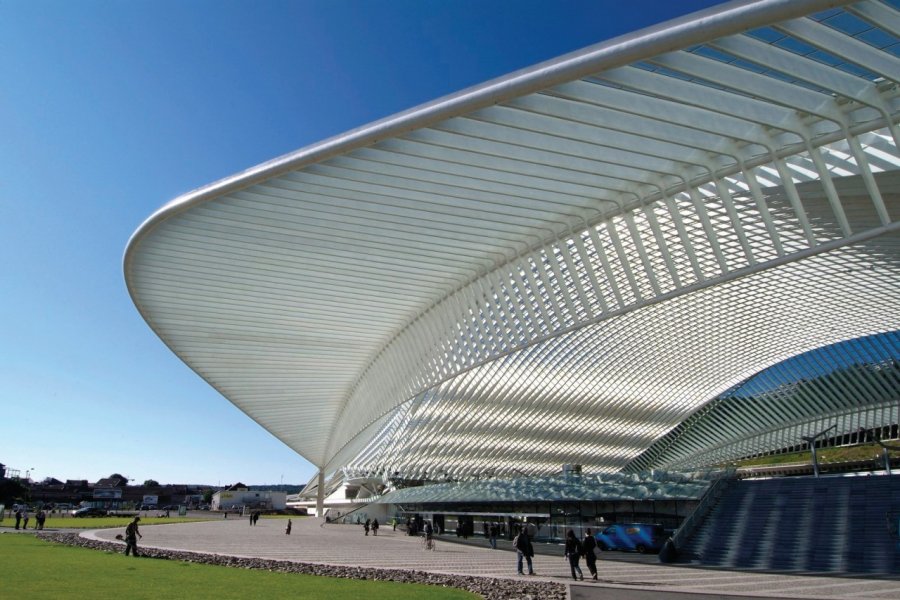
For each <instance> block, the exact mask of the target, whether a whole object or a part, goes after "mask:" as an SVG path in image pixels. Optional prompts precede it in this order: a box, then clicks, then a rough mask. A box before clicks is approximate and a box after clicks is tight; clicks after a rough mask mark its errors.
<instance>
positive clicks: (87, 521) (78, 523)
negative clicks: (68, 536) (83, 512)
mask: <svg viewBox="0 0 900 600" xmlns="http://www.w3.org/2000/svg"><path fill="white" fill-rule="evenodd" d="M30 514H31V517H30V518H29V520H28V529H29V531H30V530H31V529H33V528H34V527H35V526H36V525H37V519H35V518H34V513H33V512H32V513H30ZM133 518H134V517H47V520H46V521H44V529H105V528H108V527H125V526H126V525H128V524H129V523H130V522H131V520H132V519H133ZM205 520H206V519H192V518H190V517H177V516H176V517H169V518H166V517H141V527H143V526H144V525H159V524H162V523H190V522H193V521H205ZM15 526H16V518H15V517H10V516H9V513H6V514H5V515H4V517H3V521H0V527H7V528H15Z"/></svg>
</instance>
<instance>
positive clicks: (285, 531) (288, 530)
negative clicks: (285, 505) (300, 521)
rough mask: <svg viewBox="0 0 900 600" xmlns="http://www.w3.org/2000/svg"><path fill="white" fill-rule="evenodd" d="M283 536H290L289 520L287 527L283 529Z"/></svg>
mask: <svg viewBox="0 0 900 600" xmlns="http://www.w3.org/2000/svg"><path fill="white" fill-rule="evenodd" d="M284 533H285V535H291V520H290V519H288V524H287V527H285V528H284Z"/></svg>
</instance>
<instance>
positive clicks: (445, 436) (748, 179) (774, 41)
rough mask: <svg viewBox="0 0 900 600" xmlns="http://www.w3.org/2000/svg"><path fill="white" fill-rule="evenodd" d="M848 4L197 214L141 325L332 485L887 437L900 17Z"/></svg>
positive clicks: (735, 18) (657, 53)
mask: <svg viewBox="0 0 900 600" xmlns="http://www.w3.org/2000/svg"><path fill="white" fill-rule="evenodd" d="M832 4H834V3H833V2H822V1H803V0H793V1H790V2H788V1H758V2H736V3H729V4H725V5H722V6H720V7H717V8H714V9H712V10H709V11H705V12H703V13H697V14H695V15H691V16H689V17H686V18H683V19H680V20H677V21H674V22H670V23H666V24H663V25H660V26H656V27H653V28H650V29H647V30H643V31H640V32H636V33H634V34H630V35H628V36H623V37H621V38H616V39H614V40H611V41H609V42H605V43H602V44H599V45H597V46H593V47H589V48H586V49H584V50H582V51H579V52H576V53H573V54H570V55H566V56H563V57H560V58H558V59H555V60H553V61H549V62H547V63H543V64H541V65H537V66H535V67H534V68H531V69H527V70H524V71H521V72H517V73H514V74H512V75H510V76H508V77H504V78H501V79H498V80H495V81H491V82H488V83H485V84H483V85H481V86H478V87H476V88H473V89H469V90H464V91H462V92H460V93H458V94H454V95H452V96H449V97H446V98H442V99H439V100H436V101H435V102H432V103H429V104H427V105H425V106H422V107H419V108H416V109H412V110H410V111H407V112H405V113H402V114H400V115H397V116H394V117H390V118H388V119H385V120H382V121H379V122H376V123H374V124H372V125H369V126H366V127H363V128H361V129H358V130H354V131H351V132H349V133H347V134H345V135H342V136H339V137H337V138H334V139H330V140H326V141H324V142H322V143H320V144H317V145H314V146H312V147H309V148H305V149H302V150H299V151H297V152H295V153H292V154H289V155H286V156H283V157H280V158H277V159H274V160H273V161H270V162H268V163H265V164H263V165H260V166H258V167H255V168H253V169H250V170H249V171H247V172H244V173H240V174H238V175H236V176H234V177H232V178H229V179H227V180H224V181H220V182H217V183H214V184H211V185H210V186H208V187H206V188H202V189H200V190H197V191H195V192H192V193H190V194H187V195H186V196H183V197H180V198H177V199H175V200H174V201H172V202H171V203H170V204H168V205H166V206H165V207H163V208H162V209H161V210H160V211H158V212H157V213H156V214H154V215H152V216H151V217H150V218H149V219H148V220H147V221H146V222H145V223H144V224H143V225H142V226H141V227H140V229H139V230H138V231H137V232H136V233H135V234H134V236H133V238H132V240H131V241H130V243H129V245H128V249H127V252H126V257H125V276H126V281H127V283H128V287H129V291H130V293H131V296H132V298H133V300H134V302H135V305H136V306H137V307H138V309H139V311H140V312H141V314H142V315H143V317H144V318H145V319H146V321H147V322H148V324H149V325H150V326H151V327H152V328H153V330H154V331H155V332H156V333H157V334H158V335H159V336H160V338H161V339H162V340H163V341H164V342H165V343H166V344H167V345H168V346H169V347H170V348H171V349H172V351H173V352H175V353H176V354H177V355H178V356H179V357H180V358H181V359H182V360H183V361H184V362H185V363H187V364H188V365H189V366H190V367H191V368H192V369H194V370H195V371H196V372H197V373H198V374H199V375H200V376H201V377H203V378H204V379H205V380H206V381H208V382H209V383H210V385H212V386H213V387H215V389H217V390H218V391H219V392H221V393H222V395H224V396H225V397H226V398H227V399H228V400H230V401H231V402H233V403H234V404H235V405H236V406H238V407H239V408H240V409H241V410H243V411H244V412H245V413H246V414H247V415H248V416H250V417H251V418H253V419H254V420H255V421H256V422H258V423H259V424H260V425H262V426H263V427H265V428H266V429H267V430H268V431H270V432H271V433H272V434H273V435H275V436H276V437H278V438H279V439H280V440H282V441H283V442H284V443H285V444H287V445H288V446H290V447H291V448H293V449H294V450H296V451H297V452H298V453H299V454H300V455H302V456H303V457H304V458H306V459H307V460H309V461H310V462H312V463H313V464H315V465H316V466H317V467H318V468H319V469H320V470H321V472H323V473H325V474H328V475H330V474H332V473H344V474H345V475H347V476H350V477H353V476H357V475H358V476H364V477H370V476H373V475H377V476H382V477H384V478H385V479H389V478H390V477H400V478H407V479H431V480H459V479H470V478H474V477H482V476H506V477H510V476H516V474H525V475H529V476H532V475H545V474H550V473H554V472H557V471H559V469H560V466H561V465H562V464H579V465H582V466H583V469H584V471H585V472H591V473H616V472H622V471H638V470H646V469H654V468H662V469H669V468H679V469H691V468H699V467H704V466H707V465H711V464H718V463H721V462H723V461H727V460H731V459H734V458H737V457H740V456H746V455H752V454H756V453H760V452H765V451H767V450H771V449H777V448H782V447H785V446H790V445H793V444H795V443H797V438H798V436H800V435H806V434H808V433H810V432H812V430H813V429H816V428H819V427H821V426H822V425H825V424H830V423H835V424H838V427H837V428H836V429H835V432H836V433H837V434H840V433H842V431H838V429H840V430H855V429H857V428H859V427H863V426H865V427H869V428H875V427H884V426H888V430H889V429H890V427H889V426H890V425H891V424H896V423H898V421H900V418H898V397H900V394H898V390H900V376H898V369H897V363H898V358H900V342H898V338H897V336H896V333H895V332H896V331H897V330H898V328H900V310H898V307H900V235H898V233H900V195H898V194H900V170H898V167H900V153H898V142H900V130H898V127H897V121H898V119H900V92H898V88H897V85H898V83H900V58H898V52H900V43H898V41H900V11H898V9H897V7H896V6H894V4H893V3H891V2H881V1H864V2H859V3H854V4H850V3H847V4H846V6H844V7H843V8H834V9H831V8H827V7H828V6H830V5H832ZM853 340H855V341H854V342H851V341H853ZM860 340H867V341H860ZM842 343H843V344H844V345H841V344H842ZM869 343H875V344H876V345H877V347H878V351H877V352H875V351H872V352H869V353H868V354H866V353H863V354H865V357H867V358H865V359H863V358H862V357H863V354H860V359H859V360H856V359H854V358H853V356H854V354H853V353H856V352H861V351H859V350H858V348H861V347H863V346H864V345H865V344H869ZM847 344H849V345H847ZM826 348H842V349H843V350H841V352H843V353H845V354H847V353H849V354H847V356H844V357H843V358H841V359H839V360H838V359H835V361H834V362H833V364H832V366H829V364H831V363H828V361H827V360H825V359H824V358H822V357H823V356H826V355H827V353H828V351H827V350H825V349H826ZM816 352H819V354H817V353H816ZM801 355H802V356H804V357H805V358H804V361H805V362H804V363H803V367H802V368H800V367H798V366H797V364H799V363H789V362H786V361H790V360H792V359H794V360H796V357H799V356H801ZM848 357H849V358H848ZM791 364H793V365H794V366H793V367H792V368H782V372H783V373H793V374H794V375H797V379H796V381H795V382H794V383H792V382H790V381H782V380H781V379H778V380H777V381H776V380H775V379H772V380H771V381H769V382H768V383H767V384H766V385H764V386H762V387H761V388H759V389H754V390H753V392H752V393H751V392H748V391H747V390H748V389H749V388H747V387H742V386H747V385H749V383H748V382H750V381H753V380H754V377H755V376H760V374H762V373H766V372H768V373H773V372H775V371H778V369H779V365H782V366H784V365H791ZM853 364H856V366H857V367H858V368H857V369H856V370H855V371H853V373H852V374H850V375H848V374H847V373H848V369H849V368H850V366H851V365H853ZM810 365H813V366H810ZM815 365H818V367H816V366H815ZM861 365H862V366H861ZM804 369H805V370H804ZM767 370H769V371H767ZM772 370H774V371H772ZM850 370H851V371H852V369H850ZM835 371H836V372H837V375H834V374H833V373H834V372H835ZM828 377H830V378H831V379H828ZM800 378H803V379H804V381H806V385H805V387H802V386H801V387H802V390H801V391H802V393H800V392H797V393H795V394H794V395H791V393H789V392H788V391H786V390H788V388H790V387H791V386H792V385H793V386H794V387H796V386H798V385H801V382H800V381H799V379H800ZM817 378H820V379H818V381H819V383H817V384H815V385H813V384H810V383H809V381H810V380H813V379H817ZM776 379H777V378H776ZM788 379H790V377H788ZM756 381H757V382H758V381H760V380H759V379H757V380H756ZM792 389H793V388H792ZM739 390H744V391H743V392H740V391H739ZM751 397H752V398H751ZM729 398H730V400H729ZM736 398H737V399H736ZM748 398H750V399H749V400H748ZM861 415H865V416H861Z"/></svg>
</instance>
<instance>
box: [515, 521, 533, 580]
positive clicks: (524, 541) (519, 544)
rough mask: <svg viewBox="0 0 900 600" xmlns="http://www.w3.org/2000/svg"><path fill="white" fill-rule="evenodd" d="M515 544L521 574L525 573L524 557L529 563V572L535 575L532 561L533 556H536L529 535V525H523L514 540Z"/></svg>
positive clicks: (517, 566) (517, 564)
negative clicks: (523, 571)
mask: <svg viewBox="0 0 900 600" xmlns="http://www.w3.org/2000/svg"><path fill="white" fill-rule="evenodd" d="M513 546H515V547H516V557H517V559H518V560H517V561H516V570H517V571H518V572H519V575H524V573H522V559H523V558H524V559H525V561H526V562H527V563H528V574H529V575H534V565H533V564H532V562H531V558H532V557H533V556H534V546H532V545H531V539H530V538H529V537H528V528H527V527H523V528H522V531H520V532H519V535H517V536H516V539H514V540H513Z"/></svg>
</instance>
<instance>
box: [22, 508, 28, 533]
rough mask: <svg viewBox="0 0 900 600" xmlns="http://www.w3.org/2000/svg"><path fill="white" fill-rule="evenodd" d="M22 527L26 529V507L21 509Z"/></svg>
mask: <svg viewBox="0 0 900 600" xmlns="http://www.w3.org/2000/svg"><path fill="white" fill-rule="evenodd" d="M22 529H28V507H27V506H26V507H25V508H23V509H22Z"/></svg>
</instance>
